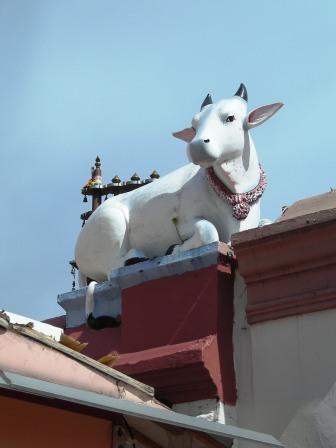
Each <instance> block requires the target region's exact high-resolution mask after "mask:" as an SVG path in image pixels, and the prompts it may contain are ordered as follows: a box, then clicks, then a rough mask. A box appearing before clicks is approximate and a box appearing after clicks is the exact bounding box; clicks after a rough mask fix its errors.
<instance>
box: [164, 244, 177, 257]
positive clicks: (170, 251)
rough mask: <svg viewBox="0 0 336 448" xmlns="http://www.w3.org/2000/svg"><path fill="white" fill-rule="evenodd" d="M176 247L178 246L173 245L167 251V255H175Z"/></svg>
mask: <svg viewBox="0 0 336 448" xmlns="http://www.w3.org/2000/svg"><path fill="white" fill-rule="evenodd" d="M176 246H177V244H172V245H171V246H169V247H168V249H167V251H166V255H171V254H172V253H173V250H174V248H175V247H176Z"/></svg>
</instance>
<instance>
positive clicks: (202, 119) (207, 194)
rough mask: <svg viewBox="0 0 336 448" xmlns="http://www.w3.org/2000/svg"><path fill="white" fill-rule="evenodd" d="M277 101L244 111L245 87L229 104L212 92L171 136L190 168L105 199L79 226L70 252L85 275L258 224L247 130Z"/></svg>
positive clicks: (97, 275) (261, 182)
mask: <svg viewBox="0 0 336 448" xmlns="http://www.w3.org/2000/svg"><path fill="white" fill-rule="evenodd" d="M280 107H282V103H275V104H270V105H267V106H263V107H260V108H258V109H255V110H254V111H252V112H250V113H247V91H246V88H245V86H244V85H243V84H241V85H240V87H239V89H238V91H237V92H236V94H235V95H234V96H233V97H232V98H230V99H224V100H221V101H219V102H218V103H214V104H213V103H212V99H211V97H210V95H208V96H207V97H206V99H205V100H204V102H203V104H202V107H201V111H200V112H199V113H197V114H196V115H195V116H194V118H193V120H192V127H190V128H187V129H184V130H183V131H180V132H177V133H175V134H173V135H174V136H175V137H177V138H180V139H182V140H184V141H186V142H187V153H188V158H189V160H190V162H192V163H189V164H188V165H185V166H183V167H182V168H180V169H178V170H176V171H173V172H172V173H170V174H168V175H166V176H164V177H162V178H160V179H159V180H156V181H154V182H153V183H151V184H148V185H146V186H144V187H142V188H139V189H137V190H134V191H132V192H129V193H126V194H122V195H119V196H116V197H113V198H111V199H108V200H107V201H105V202H104V203H103V204H102V205H101V206H100V207H98V209H97V210H96V211H95V212H94V213H93V214H92V215H91V217H90V219H89V220H88V222H87V223H86V225H85V226H84V227H83V229H82V231H81V233H80V235H79V238H78V241H77V244H76V250H75V258H76V262H77V265H78V267H79V270H80V272H81V274H82V276H85V277H89V278H90V279H92V280H95V281H97V282H101V281H104V280H107V279H108V278H109V275H110V273H111V270H112V269H114V268H118V267H120V266H124V265H125V264H128V263H131V262H134V261H136V260H141V259H145V258H152V257H157V256H162V255H165V254H167V253H172V254H178V253H180V252H182V251H186V250H189V249H192V248H196V247H200V246H202V245H205V244H209V243H212V242H215V241H219V240H220V241H224V242H229V241H230V238H231V234H232V233H234V232H239V231H241V230H246V229H249V228H253V227H257V226H258V224H259V219H260V204H259V202H260V197H261V195H262V193H263V191H264V189H265V186H266V178H265V174H264V172H263V171H262V169H261V167H260V165H259V161H258V158H257V154H256V150H255V147H254V144H253V141H252V139H251V136H250V133H249V130H250V129H251V128H253V127H255V126H258V125H260V124H262V123H263V122H264V121H266V120H267V119H268V118H270V117H271V116H272V115H273V114H275V113H276V112H277V111H278V110H279V109H280Z"/></svg>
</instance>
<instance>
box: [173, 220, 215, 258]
mask: <svg viewBox="0 0 336 448" xmlns="http://www.w3.org/2000/svg"><path fill="white" fill-rule="evenodd" d="M191 225H192V226H193V234H192V236H191V237H190V238H188V239H187V240H185V241H184V242H183V243H182V244H180V245H177V246H175V247H174V249H173V251H172V254H173V255H176V254H179V253H181V252H184V251H186V250H190V249H195V248H197V247H201V246H205V245H206V244H211V243H214V242H216V241H219V236H218V232H217V229H216V227H215V226H214V225H213V224H212V223H211V222H210V221H207V220H206V219H202V218H199V219H195V220H194V221H193V224H191Z"/></svg>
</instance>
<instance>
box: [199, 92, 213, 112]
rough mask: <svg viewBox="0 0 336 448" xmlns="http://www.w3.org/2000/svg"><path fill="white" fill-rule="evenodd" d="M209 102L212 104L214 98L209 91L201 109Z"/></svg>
mask: <svg viewBox="0 0 336 448" xmlns="http://www.w3.org/2000/svg"><path fill="white" fill-rule="evenodd" d="M208 104H212V98H211V95H210V93H208V94H207V96H206V97H205V100H204V101H203V103H202V106H201V110H202V109H203V107H205V106H207V105H208Z"/></svg>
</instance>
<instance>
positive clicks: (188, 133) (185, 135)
mask: <svg viewBox="0 0 336 448" xmlns="http://www.w3.org/2000/svg"><path fill="white" fill-rule="evenodd" d="M195 135H196V131H195V129H194V128H185V129H183V131H179V132H174V133H173V136H174V137H176V138H179V139H180V140H183V141H185V142H188V143H189V142H191V140H192V139H193V138H194V137H195Z"/></svg>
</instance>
